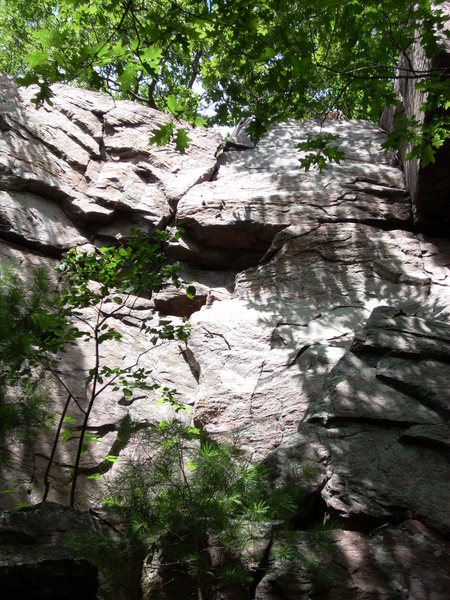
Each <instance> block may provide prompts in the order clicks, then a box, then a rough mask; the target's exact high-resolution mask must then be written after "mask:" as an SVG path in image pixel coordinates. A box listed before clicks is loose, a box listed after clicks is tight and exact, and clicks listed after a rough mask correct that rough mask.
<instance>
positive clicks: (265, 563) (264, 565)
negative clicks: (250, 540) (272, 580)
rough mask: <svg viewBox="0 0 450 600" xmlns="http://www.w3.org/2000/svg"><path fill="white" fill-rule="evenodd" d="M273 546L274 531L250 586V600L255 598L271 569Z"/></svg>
mask: <svg viewBox="0 0 450 600" xmlns="http://www.w3.org/2000/svg"><path fill="white" fill-rule="evenodd" d="M272 546H273V531H271V532H270V539H269V543H268V544H267V546H266V547H265V549H264V552H263V554H262V557H261V560H260V561H259V564H258V567H257V568H256V570H255V574H254V575H253V579H252V583H251V585H250V600H253V599H254V598H255V594H256V589H257V587H258V585H259V583H260V582H261V581H262V579H263V578H264V576H265V575H266V573H267V572H268V570H269V568H270V553H271V550H272Z"/></svg>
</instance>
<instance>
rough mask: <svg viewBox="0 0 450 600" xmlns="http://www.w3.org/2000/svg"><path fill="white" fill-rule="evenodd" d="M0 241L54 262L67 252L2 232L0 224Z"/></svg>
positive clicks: (11, 233) (65, 249) (8, 232)
mask: <svg viewBox="0 0 450 600" xmlns="http://www.w3.org/2000/svg"><path fill="white" fill-rule="evenodd" d="M0 241H4V242H12V244H13V245H14V246H16V247H18V248H24V249H25V250H28V251H31V252H33V253H34V254H40V255H41V256H47V257H49V258H54V259H56V260H61V258H62V256H63V254H64V252H67V250H69V247H67V248H56V247H55V246H51V245H49V244H47V243H45V244H44V243H39V242H37V241H33V240H26V239H24V238H23V237H21V236H20V235H19V234H17V233H14V232H12V231H2V225H1V223H0Z"/></svg>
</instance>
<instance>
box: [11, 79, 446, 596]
mask: <svg viewBox="0 0 450 600" xmlns="http://www.w3.org/2000/svg"><path fill="white" fill-rule="evenodd" d="M32 94H33V90H19V89H18V88H17V87H16V86H15V84H14V83H13V82H12V81H11V80H10V79H6V78H2V79H1V80H0V119H1V120H0V123H1V126H0V238H1V240H2V242H1V243H0V258H1V260H2V262H3V261H8V260H10V259H12V258H14V259H15V260H17V261H19V263H20V265H21V268H22V272H23V276H24V277H27V273H29V269H30V268H31V267H32V266H36V265H38V264H40V265H44V266H46V267H48V268H49V269H51V268H52V266H54V264H55V259H56V258H58V257H59V256H60V255H61V253H62V252H63V251H64V250H65V249H66V248H68V247H69V246H71V245H73V244H75V245H83V244H85V243H86V242H90V243H94V244H98V245H101V244H105V242H108V241H114V240H116V239H120V238H121V237H123V236H126V235H127V234H128V231H129V228H130V227H131V226H135V227H136V226H137V227H139V228H141V229H143V230H144V231H151V230H152V228H154V227H156V226H164V225H165V224H171V223H173V222H177V221H178V222H182V223H183V227H184V229H185V233H184V234H183V236H182V238H181V239H180V240H179V241H178V242H176V243H173V244H171V245H170V247H169V249H168V251H169V254H170V256H171V257H176V258H179V259H181V260H183V261H184V278H185V279H186V280H187V281H193V282H194V285H195V286H196V288H197V292H198V293H197V297H196V299H195V300H194V301H188V300H187V299H186V298H185V297H183V296H182V295H180V293H179V291H177V290H173V289H170V288H167V289H166V290H164V291H163V292H161V293H160V294H158V295H156V296H155V297H154V298H153V299H152V300H151V301H150V300H146V299H139V301H138V302H137V303H136V304H135V305H134V306H133V309H132V310H131V311H130V306H124V307H123V310H122V311H120V312H119V313H117V315H116V317H117V318H116V321H117V328H118V329H119V330H120V332H121V333H122V335H123V342H122V343H121V344H118V343H116V342H108V343H106V344H105V345H104V346H103V347H102V351H104V354H105V356H107V357H108V361H110V362H111V364H112V363H114V365H117V366H123V365H125V366H126V365H129V364H132V363H133V361H135V360H136V358H137V357H138V356H140V354H141V353H142V352H144V351H145V350H146V348H148V341H147V340H146V339H145V337H144V336H143V335H142V332H141V331H140V324H141V322H142V319H146V318H148V319H151V320H153V322H154V323H158V322H161V321H163V322H167V321H169V322H173V323H175V324H176V323H180V322H181V318H183V317H184V316H187V317H190V322H191V326H192V330H191V336H190V338H189V340H188V343H187V345H185V344H180V343H176V342H166V343H163V344H161V345H159V346H158V347H156V348H154V349H153V350H152V351H151V352H148V353H146V354H145V355H143V356H142V358H141V359H140V360H141V363H140V364H142V366H145V367H147V368H152V369H153V372H154V374H155V381H156V382H158V383H160V384H161V385H166V386H168V387H171V388H172V387H173V388H176V389H177V390H178V392H179V393H180V399H181V400H182V401H183V402H185V404H186V405H187V406H188V407H189V410H188V411H187V412H186V413H185V414H184V415H183V418H184V419H185V420H186V421H187V422H194V423H195V424H198V425H201V426H202V427H203V428H204V429H205V430H206V431H207V432H209V433H210V434H211V435H212V436H213V437H215V438H217V439H223V438H224V439H234V440H237V441H238V443H239V444H240V445H241V446H242V447H243V448H244V449H245V450H246V452H247V453H248V455H249V456H250V457H251V458H252V459H253V460H255V461H257V460H262V459H264V460H266V461H267V464H268V465H269V466H270V468H271V469H272V472H273V473H274V478H275V479H276V480H279V481H283V478H285V476H286V473H287V472H289V470H290V469H292V468H294V469H296V468H300V467H301V465H303V464H304V463H305V462H306V463H312V464H314V465H316V466H317V467H318V471H317V475H316V476H315V478H314V480H313V481H312V482H311V483H310V484H309V488H308V489H309V495H308V502H307V503H306V504H305V505H304V506H301V507H299V513H298V516H297V517H296V519H295V523H294V526H295V527H296V528H297V530H298V540H297V541H296V543H298V546H299V548H304V549H305V553H307V551H308V552H309V550H308V548H307V547H309V541H308V540H309V538H308V535H309V534H308V532H305V531H304V529H305V527H307V525H308V524H309V523H311V521H313V522H316V523H320V522H321V521H322V520H324V519H325V520H326V519H328V518H333V519H336V522H337V527H338V530H337V531H336V532H335V533H333V534H332V535H333V540H334V541H333V544H332V550H331V552H329V553H328V554H324V558H323V561H324V564H325V566H326V567H327V569H328V570H329V571H330V572H331V574H332V577H331V580H332V582H333V583H332V585H331V587H330V586H329V585H328V587H326V586H325V588H323V590H322V588H321V590H322V591H320V594H324V595H323V596H322V595H320V596H319V595H318V594H319V591H317V588H315V587H314V586H317V585H322V584H321V583H320V582H319V581H318V579H317V577H316V578H315V577H313V576H312V575H311V573H310V572H309V571H308V570H304V571H303V570H300V571H299V572H298V573H297V574H294V575H292V573H291V574H290V573H289V572H288V571H287V570H286V569H287V568H288V567H287V566H286V565H285V564H283V562H282V561H281V562H280V561H279V560H278V558H277V556H278V554H277V552H276V547H277V544H278V543H279V541H280V540H279V537H280V536H281V533H279V532H278V531H274V533H273V541H272V542H271V541H270V540H269V539H268V540H267V542H266V546H267V547H266V552H265V553H264V556H265V557H266V558H265V561H266V562H265V565H263V566H261V568H259V569H256V571H255V580H254V584H253V588H252V589H253V592H254V593H253V596H254V597H255V598H258V599H259V600H269V599H277V598H280V599H281V598H284V599H288V600H291V599H292V600H294V599H297V598H303V597H304V598H317V597H324V598H330V599H331V598H333V599H334V598H355V599H356V598H373V599H375V598H405V599H406V598H410V599H412V598H414V599H417V600H419V599H422V598H423V599H425V598H433V599H434V600H444V598H446V590H447V589H448V583H449V582H448V578H449V575H448V571H446V565H448V557H447V556H446V555H445V552H446V550H445V544H444V542H443V541H442V536H448V534H449V518H448V509H447V506H448V497H449V489H450V484H449V481H448V472H449V469H448V459H449V441H448V419H449V411H450V409H449V402H450V399H449V397H448V393H447V389H448V387H449V386H448V365H449V363H450V271H449V265H450V242H449V240H448V239H446V238H445V237H444V236H443V235H442V236H441V237H439V238H433V237H428V236H424V235H422V234H415V233H414V232H413V230H412V216H411V215H412V210H411V202H410V196H409V191H408V190H407V189H406V188H405V185H404V179H403V172H402V170H401V168H400V167H399V166H398V165H397V164H396V163H395V159H394V157H393V156H392V155H387V154H385V153H384V152H383V151H382V149H381V147H380V144H381V143H382V141H383V140H384V135H385V134H384V133H383V132H382V130H380V129H379V128H377V127H375V126H373V125H371V124H369V123H365V122H362V121H351V122H345V121H336V122H327V123H326V124H325V125H324V126H323V130H324V131H325V132H327V133H337V134H339V136H340V140H341V141H340V145H341V148H342V149H343V150H344V152H345V154H346V159H345V160H344V161H342V163H341V164H340V165H334V166H332V167H330V169H329V170H327V171H325V172H324V173H323V174H319V173H318V172H316V171H314V170H311V171H310V172H308V173H304V172H302V171H300V170H299V165H298V158H299V157H298V154H297V152H296V149H295V147H296V144H297V143H298V142H299V141H301V140H303V139H305V138H306V136H307V135H308V133H311V132H317V131H319V129H320V126H319V124H317V123H314V122H313V123H304V124H302V125H299V124H295V123H292V122H291V123H286V124H283V125H279V126H277V127H276V128H274V129H273V130H272V131H271V132H269V133H268V134H267V136H266V137H265V138H264V139H263V140H262V142H261V144H260V145H259V146H258V147H257V148H253V147H252V145H251V144H250V143H248V140H246V138H245V135H244V133H243V132H242V130H241V131H239V132H238V133H237V134H236V135H235V136H233V137H232V138H231V142H230V143H229V144H228V145H227V150H226V151H225V152H224V153H223V154H222V155H221V156H220V157H219V158H218V159H216V158H215V152H216V149H217V146H218V142H219V140H218V138H217V136H215V135H213V134H211V133H208V132H205V131H203V132H202V131H199V130H194V131H190V132H189V136H190V137H191V138H193V140H194V141H193V143H192V145H191V146H190V148H189V149H188V151H187V153H186V155H184V156H181V155H179V154H176V153H175V151H174V150H173V148H171V147H168V148H155V147H154V146H149V144H148V138H149V136H150V133H151V130H152V129H153V128H154V127H155V126H157V125H158V124H159V123H161V122H163V121H164V120H165V119H166V117H165V116H163V115H161V114H159V113H156V112H155V111H152V110H150V109H145V108H142V107H139V106H135V105H134V104H132V103H129V102H114V101H113V100H112V99H110V98H107V97H103V96H100V95H98V94H92V93H90V92H87V91H84V90H77V89H73V88H67V87H58V88H57V89H55V98H54V106H53V107H52V108H49V107H44V108H42V109H41V110H39V111H36V110H35V109H34V107H33V106H32V105H31V104H30V103H29V98H30V97H31V95H32ZM109 309H110V307H107V306H105V307H104V310H105V311H107V310H109ZM91 365H92V349H89V348H86V347H84V346H82V345H80V346H79V347H76V348H73V349H71V350H70V352H68V353H67V356H66V357H65V358H64V361H63V362H62V364H61V374H62V377H63V379H64V381H65V382H66V383H68V384H70V386H71V387H73V388H74V389H75V390H76V391H77V395H78V397H79V400H80V402H81V403H83V402H85V398H84V386H83V377H84V375H85V373H86V371H87V369H89V368H90V367H91ZM48 389H49V395H50V396H51V398H52V402H53V406H54V410H55V412H56V413H58V412H59V411H61V407H62V404H63V402H64V400H65V395H64V394H63V391H62V389H61V388H60V387H59V386H58V383H57V382H54V381H50V380H49V382H48ZM173 415H174V412H173V410H172V409H171V408H170V407H168V406H166V405H161V406H159V405H157V404H156V403H155V402H154V397H153V396H152V395H151V394H142V396H136V397H134V398H132V399H131V400H129V399H126V398H123V397H122V395H121V394H120V393H119V392H108V394H104V395H102V396H101V397H100V398H99V400H98V401H97V403H96V405H95V407H94V411H93V413H92V417H91V420H90V427H91V431H92V432H94V433H95V432H96V433H98V434H99V436H100V438H99V441H98V442H97V443H95V444H91V445H90V447H89V451H88V452H86V454H84V455H83V461H82V472H81V473H80V489H79V494H78V498H77V502H78V506H79V507H84V508H85V507H87V506H88V504H89V503H92V502H96V501H97V500H98V496H99V494H101V482H97V481H94V480H92V479H87V478H86V476H87V475H90V474H92V473H93V472H95V471H96V470H98V469H99V468H100V471H101V472H102V473H104V474H105V476H106V478H107V477H109V476H111V475H114V474H115V473H116V472H117V471H118V470H120V468H121V464H123V460H124V459H126V458H127V457H132V456H136V455H137V454H138V450H139V448H138V444H137V442H136V441H135V440H133V439H132V438H130V430H131V429H132V428H133V427H135V428H137V429H139V428H143V427H146V426H147V425H148V424H150V423H153V422H155V421H158V420H161V419H165V418H170V417H171V416H173ZM71 416H72V417H73V418H74V419H75V420H79V419H80V414H79V413H78V414H77V411H76V410H75V409H71ZM130 425H131V427H130ZM74 443H75V442H74V440H72V441H69V442H67V443H66V444H61V445H59V446H58V449H57V455H56V462H55V466H54V468H53V470H52V472H51V478H50V483H51V485H50V495H49V498H50V499H51V500H53V501H57V502H60V503H61V504H67V501H68V486H69V484H70V465H71V464H72V462H73V451H74ZM9 449H10V455H11V460H10V463H9V464H8V465H7V466H6V467H5V468H4V469H3V473H2V477H3V479H2V483H1V486H2V488H1V489H2V490H4V489H6V488H8V489H9V491H10V493H8V494H2V504H3V505H4V506H5V507H11V506H14V505H15V504H16V503H18V502H23V501H29V502H31V503H32V504H34V503H37V502H39V501H40V500H41V498H42V491H43V483H42V477H43V473H44V471H45V469H46V466H47V463H48V457H49V455H50V451H51V437H50V436H49V435H48V434H46V433H42V434H41V435H40V437H39V439H38V440H36V442H35V444H34V445H28V446H27V447H23V446H22V445H20V444H18V443H16V444H14V445H12V444H11V445H10V447H9ZM108 454H115V455H119V457H120V458H119V461H118V462H117V463H115V464H112V463H109V462H108V461H105V456H106V455H108ZM30 484H32V485H30ZM27 490H28V492H29V493H27ZM296 535H297V534H296ZM277 536H278V537H277ZM310 551H311V552H312V554H314V552H315V549H314V548H310ZM302 552H303V551H302ZM321 552H322V551H321ZM321 556H322V554H321ZM446 560H447V562H446ZM319 579H320V578H319ZM322 583H323V582H322ZM324 590H325V591H324ZM327 594H328V595H327ZM215 600H219V598H218V597H217V598H215ZM229 600H235V599H233V598H230V599H229Z"/></svg>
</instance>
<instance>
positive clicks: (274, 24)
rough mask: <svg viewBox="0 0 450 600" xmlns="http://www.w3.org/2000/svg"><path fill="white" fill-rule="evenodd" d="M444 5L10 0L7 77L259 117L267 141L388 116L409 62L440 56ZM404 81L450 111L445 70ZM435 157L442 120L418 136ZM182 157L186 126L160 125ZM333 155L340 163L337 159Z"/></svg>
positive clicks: (168, 107) (421, 148)
mask: <svg viewBox="0 0 450 600" xmlns="http://www.w3.org/2000/svg"><path fill="white" fill-rule="evenodd" d="M440 4H441V0H435V1H434V2H433V5H434V7H435V8H434V9H433V10H432V8H431V2H430V0H414V1H410V2H409V1H405V2H399V1H398V0H381V1H380V0H350V1H347V2H342V1H340V0H294V1H292V0H250V1H249V0H80V1H78V0H35V1H34V2H32V3H30V2H28V0H0V31H1V34H2V35H1V38H0V39H1V41H0V72H4V73H9V74H13V75H15V76H18V77H19V78H20V79H21V81H22V82H23V83H25V84H30V83H38V84H39V85H40V91H39V93H38V95H37V99H36V101H37V103H39V102H43V101H51V89H50V85H51V84H52V83H55V82H61V81H64V82H72V83H76V85H79V86H83V87H86V88H89V89H94V90H101V91H105V92H107V93H109V94H112V95H113V96H114V97H116V98H126V99H131V100H136V101H138V102H141V103H143V104H146V105H148V106H150V107H153V108H158V109H159V110H163V111H165V112H167V113H169V114H171V115H172V116H173V117H174V118H175V119H181V118H183V119H185V120H187V121H190V122H191V123H193V124H196V125H201V124H202V123H204V122H205V118H204V116H205V115H209V116H208V117H207V119H206V121H208V122H209V123H210V124H211V123H216V124H227V125H229V124H233V123H236V122H237V121H238V120H239V119H240V118H242V117H247V116H253V117H255V119H254V121H253V123H252V126H251V127H252V134H253V135H254V136H255V138H257V137H258V136H260V135H261V134H262V133H264V131H265V130H266V129H267V128H268V127H269V126H270V125H271V123H273V122H276V121H283V120H286V119H288V118H296V119H301V118H304V117H319V118H322V117H323V116H324V115H325V114H326V113H327V112H328V111H335V110H339V111H341V112H342V114H343V115H344V116H345V117H347V118H364V119H365V118H368V119H373V120H377V119H379V117H380V114H381V111H382V109H383V107H384V106H386V105H387V104H390V103H392V102H393V101H394V94H393V82H394V80H395V78H396V77H397V76H398V73H397V71H396V67H397V63H398V57H399V54H400V53H402V52H408V51H410V50H411V48H412V45H413V43H414V42H415V41H420V42H421V44H422V45H423V47H424V49H425V52H426V54H427V56H430V57H431V56H433V55H434V54H435V53H436V51H437V47H438V42H439V36H440V35H442V33H444V35H447V34H448V32H447V33H446V32H443V31H442V30H443V27H444V25H443V23H444V21H443V17H442V15H441V12H440V11H439V5H440ZM402 75H404V76H406V77H408V78H412V79H414V80H415V81H416V80H417V81H418V82H419V81H420V85H421V86H422V88H423V89H424V91H425V92H426V93H427V94H428V96H426V103H427V104H428V105H429V106H430V107H433V106H435V105H437V106H438V107H444V105H445V102H446V98H447V99H448V97H449V93H450V92H449V85H448V82H446V81H445V80H444V79H443V78H442V77H441V75H442V73H441V72H440V71H439V70H434V71H426V72H423V71H420V72H416V71H414V70H413V69H412V67H411V68H410V69H406V71H404V72H403V73H402ZM208 108H209V111H208V110H207V109H208ZM402 135H403V137H405V136H406V137H408V136H409V137H410V138H411V137H412V138H413V142H414V143H415V148H417V149H416V150H415V153H416V154H421V155H425V157H426V156H427V153H428V158H427V160H432V159H433V157H432V155H431V156H430V155H429V154H430V152H431V153H433V152H434V149H435V148H436V147H438V146H439V145H440V144H441V143H442V140H443V139H444V138H445V137H447V136H448V126H447V125H445V120H444V119H443V118H442V117H441V118H440V119H438V122H436V123H434V124H433V125H432V127H431V129H430V131H429V132H428V133H427V134H426V136H425V137H426V139H425V140H424V141H423V140H422V139H415V138H414V135H415V129H414V123H410V124H407V126H406V127H405V128H404V130H403V134H402ZM170 139H173V140H174V141H175V143H176V145H177V148H178V150H180V151H181V152H183V151H184V150H185V149H186V147H187V144H188V143H189V140H188V138H187V134H186V130H184V129H183V128H181V129H178V130H177V131H176V132H175V131H174V129H173V127H172V128H170V127H165V128H163V129H158V130H157V131H156V132H155V134H154V137H153V139H152V141H153V142H154V143H156V144H163V143H167V141H169V140H170ZM331 158H332V159H333V157H331Z"/></svg>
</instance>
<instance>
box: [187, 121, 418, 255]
mask: <svg viewBox="0 0 450 600" xmlns="http://www.w3.org/2000/svg"><path fill="white" fill-rule="evenodd" d="M322 130H323V132H324V133H332V134H335V135H339V136H340V140H341V141H340V144H341V148H342V149H343V150H344V151H345V153H346V160H345V161H344V162H343V163H342V165H333V166H330V168H329V169H328V170H327V171H326V172H325V173H323V174H319V173H318V172H317V171H314V170H311V171H309V172H308V173H305V172H304V171H301V170H300V169H299V163H298V160H299V156H300V155H299V152H298V150H297V149H296V144H297V143H298V142H300V141H304V140H305V139H306V138H307V135H308V134H311V133H319V132H320V131H321V129H320V127H319V125H315V124H312V123H308V124H307V125H297V124H294V123H289V124H288V125H284V126H283V125H279V126H277V127H275V128H273V129H272V130H271V131H270V132H269V133H268V134H267V135H266V136H265V137H264V138H263V140H262V141H261V142H260V144H259V145H258V146H257V147H256V148H255V149H251V150H245V151H240V152H225V153H224V154H222V156H221V157H220V158H219V170H218V172H217V175H216V177H215V179H214V181H212V182H205V183H203V184H201V185H197V186H195V187H193V188H192V189H191V190H190V191H189V192H188V193H187V194H186V195H185V196H184V197H183V198H182V199H181V201H180V203H179V206H178V213H177V217H178V218H179V219H180V220H182V222H183V226H184V228H185V229H186V231H187V232H188V234H189V235H190V236H192V237H194V239H195V240H198V241H199V242H201V243H202V244H204V245H206V246H208V247H211V246H213V247H225V248H227V247H230V246H232V247H239V248H243V249H248V248H254V249H255V250H261V251H264V250H266V249H267V248H268V246H269V244H270V241H271V240H272V238H273V237H274V235H275V234H276V233H277V232H278V231H280V230H281V229H283V227H286V226H288V225H298V224H300V223H302V224H305V223H307V222H308V221H312V222H316V223H322V222H336V221H337V222H343V221H353V222H358V221H359V222H363V223H374V224H375V223H381V222H383V224H384V225H383V226H384V227H386V226H388V225H390V226H393V225H394V224H395V225H397V226H401V225H405V224H407V223H408V222H409V220H410V206H409V201H408V199H407V194H406V192H405V189H404V186H403V180H402V177H401V174H400V172H399V171H398V169H396V168H394V167H392V166H389V165H390V164H391V163H392V161H391V160H390V159H389V158H388V157H387V155H386V154H385V153H383V152H382V151H381V149H380V143H381V142H382V141H383V134H382V133H381V132H380V131H379V130H377V129H376V128H374V127H371V126H369V125H367V124H364V123H363V122H351V123H342V122H335V123H328V124H327V125H326V126H324V127H323V128H322ZM363 139H364V140H367V139H370V140H371V142H370V143H369V144H365V145H363V144H362V143H361V140H363Z"/></svg>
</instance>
